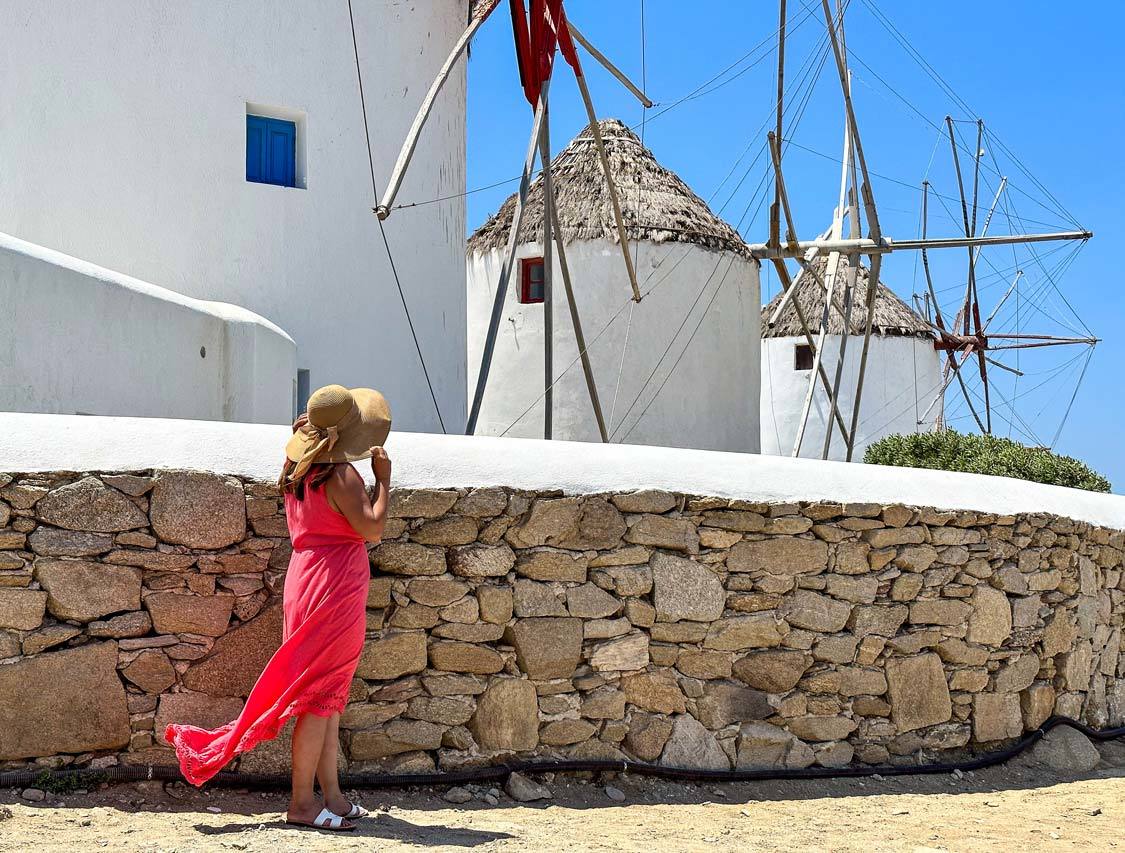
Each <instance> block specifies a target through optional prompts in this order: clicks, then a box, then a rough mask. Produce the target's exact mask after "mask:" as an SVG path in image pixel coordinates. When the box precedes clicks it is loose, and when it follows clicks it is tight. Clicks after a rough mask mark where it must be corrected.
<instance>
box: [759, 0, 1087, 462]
mask: <svg viewBox="0 0 1125 853" xmlns="http://www.w3.org/2000/svg"><path fill="white" fill-rule="evenodd" d="M821 7H822V10H823V13H824V20H825V25H826V27H827V30H828V35H829V39H830V42H831V47H832V54H833V58H834V60H835V65H836V70H837V73H838V77H839V82H840V88H841V92H842V95H843V106H844V112H845V133H844V153H843V157H842V158H841V161H842V170H841V176H840V192H839V202H838V204H837V206H836V211H835V215H834V217H833V222H832V226H831V228H830V229H829V230H828V232H827V233H826V234H824V235H822V236H821V237H819V238H817V239H814V240H800V239H799V238H798V232H797V228H796V225H795V224H794V220H793V214H792V211H791V209H790V205H789V199H788V195H787V193H786V189H785V180H784V175H783V171H782V147H781V141H782V139H783V135H782V131H783V127H782V118H783V103H784V85H783V84H784V77H785V27H786V2H785V0H781V2H780V24H779V28H778V38H779V41H778V75H777V79H778V93H777V94H778V97H777V121H776V127H775V129H774V130H773V131H771V132H770V133H769V147H770V154H771V158H772V161H773V171H774V178H775V195H774V202H773V205H772V207H771V209H770V233H769V238H768V240H767V241H766V242H764V243H757V244H752V245H751V246H750V249H751V252H752V254H753V255H754V256H755V257H757V258H759V259H761V260H769V261H771V262H772V263H773V265H774V267H775V269H776V271H777V275H778V278H779V280H780V281H781V285H782V290H783V293H782V295H781V297H780V298H779V299H778V300H777V301H776V303H774V305H773V313H772V314H771V315H770V316H769V317H768V318H767V323H766V328H764V329H763V332H764V334H766V335H768V334H769V327H770V326H772V325H774V324H775V323H777V322H778V321H779V319H780V318H781V316H782V315H783V313H784V312H786V311H787V310H791V311H792V312H793V314H795V316H796V319H797V326H798V327H799V330H800V338H802V339H803V341H804V344H805V345H806V346H807V347H808V349H809V354H810V356H811V359H810V364H809V370H808V380H807V385H806V391H805V395H804V400H803V405H802V406H801V414H800V416H799V417H798V419H797V421H796V425H795V429H794V430H793V433H794V435H793V443H792V447H791V448H790V450H789V452H790V453H791V454H792V455H793V456H797V455H801V450H802V446H803V445H804V443H805V440H806V434H807V425H808V422H809V417H810V412H811V411H813V409H814V401H818V402H819V404H820V406H821V407H822V408H823V411H824V412H825V413H826V414H825V418H826V420H828V421H829V422H830V423H831V424H832V428H830V429H828V430H826V431H825V436H824V443H823V445H822V448H821V454H820V455H821V456H822V458H825V459H827V458H831V457H832V455H833V452H832V443H833V438H834V437H835V435H836V434H837V433H838V434H839V438H840V440H841V441H842V442H843V446H844V448H845V451H844V453H843V458H844V459H846V460H848V461H851V460H852V458H853V455H854V453H855V450H856V449H857V446H859V438H860V435H861V430H860V414H861V409H862V405H863V397H864V384H865V380H866V378H867V367H868V358H869V356H870V354H871V347H872V339H873V336H874V335H875V332H876V327H875V321H876V314H877V309H878V305H879V301H878V298H877V295H878V293H879V288H877V287H867V288H866V290H865V292H864V293H863V304H862V305H859V304H857V303H858V302H859V299H858V296H859V293H860V291H859V290H858V289H857V286H856V274H857V271H858V270H859V269H860V268H861V262H860V257H861V256H862V255H866V256H867V257H868V264H867V266H868V269H869V273H868V274H869V277H870V279H871V280H873V281H879V272H880V269H881V267H882V259H883V256H884V255H885V254H888V253H890V252H893V251H896V250H897V251H902V250H905V249H915V250H922V251H923V252H924V253H925V252H926V251H927V250H930V249H945V248H962V249H967V251H968V258H969V272H968V276H967V279H968V284H967V288H966V297H965V300H964V303H963V305H962V310H961V312H960V313H959V314H958V315H957V319H956V322H955V323H953V324H951V325H950V326H949V327H947V326H946V325H945V324H944V322H943V320H942V319H941V318H939V319H937V320H936V324H935V331H936V334H937V336H938V339H939V340H938V346H939V348H941V349H945V350H946V351H947V352H948V353H949V356H948V366H947V368H946V369H947V371H948V370H950V369H952V371H953V375H954V376H956V378H957V379H958V381H959V382H961V383H962V387H964V385H963V377H962V376H961V370H960V368H961V364H962V362H964V361H965V360H966V359H967V358H968V357H969V356H970V355H973V354H974V353H976V354H977V360H978V363H979V366H980V370H981V378H982V382H983V383H985V384H984V388H985V393H986V395H987V374H986V365H987V363H988V359H987V357H986V356H985V355H984V352H985V350H987V349H988V348H989V344H988V336H987V330H988V322H987V321H984V322H982V321H981V318H980V309H979V301H978V299H977V294H976V288H975V283H974V280H975V270H974V267H975V261H976V258H977V256H978V254H979V252H980V250H981V248H982V247H984V246H989V245H1007V244H1026V243H1034V242H1043V241H1056V240H1087V239H1089V238H1090V237H1091V236H1093V235H1092V233H1091V232H1089V231H1065V232H1055V233H1047V234H1011V235H997V236H993V235H986V234H985V233H984V231H985V230H987V221H988V219H990V216H989V217H986V218H985V219H984V227H983V228H982V229H981V230H980V231H979V232H978V231H977V229H976V224H977V209H976V207H977V206H976V198H975V196H976V190H975V186H974V201H973V213H972V217H971V218H970V216H969V213H968V203H967V202H966V195H965V190H964V186H963V182H962V181H961V178H960V166H959V164H958V165H957V170H958V184H959V187H960V189H961V201H962V210H963V213H964V226H965V227H964V235H963V236H962V235H958V236H955V237H943V238H930V237H927V236H926V235H925V233H923V236H922V237H921V238H918V239H906V240H901V239H892V238H891V237H889V236H887V235H885V234H884V233H883V231H882V228H881V226H880V222H879V214H878V209H877V207H876V204H875V198H874V195H873V193H872V189H871V181H870V175H869V172H868V168H867V161H866V158H865V157H864V153H863V145H862V142H861V139H860V133H859V127H858V124H857V122H856V117H855V111H854V109H853V106H852V95H851V79H850V75H849V72H848V64H847V53H846V50H845V47H844V27H843V8H842V4H841V3H840V0H837V11H836V14H835V15H834V14H833V12H832V10H831V8H830V7H829V4H828V0H821ZM950 133H951V140H952V139H953V137H952V129H951V131H950ZM956 148H957V146H956V141H955V140H954V156H955V157H956ZM979 148H980V146H979V144H978V153H977V155H976V158H975V159H976V164H977V166H978V167H979V162H980V153H979ZM955 162H956V161H955ZM974 184H975V178H974ZM861 211H862V214H861ZM783 216H784V220H785V226H786V230H785V234H784V236H783V235H782V228H781V221H782V217H783ZM861 218H862V220H863V221H865V224H866V229H867V236H865V237H864V236H861V232H862V230H863V229H862V226H861ZM845 234H846V236H845ZM825 257H826V258H827V260H826V263H825V264H824V265H823V267H821V265H820V264H817V263H815V262H816V261H817V260H818V259H823V258H825ZM923 258H924V259H925V258H926V256H925V255H923ZM842 259H846V263H841V260H842ZM787 260H795V261H796V262H797V264H798V265H799V266H800V268H801V270H802V274H801V275H800V276H798V277H797V279H796V280H794V279H793V277H792V275H791V274H790V271H789V269H788V267H787V265H786V261H787ZM809 287H812V288H819V290H820V291H821V292H822V296H821V295H820V294H818V297H819V298H818V300H817V303H818V304H819V305H820V306H822V311H821V314H820V316H819V317H809V316H808V314H807V312H806V311H805V309H804V306H803V301H802V300H801V299H794V296H795V295H798V294H799V292H800V291H801V290H802V289H803V288H809ZM830 309H831V310H830ZM856 310H858V311H859V312H860V316H861V317H862V321H861V323H859V324H858V328H862V329H863V333H862V340H861V342H857V344H856V345H857V346H859V347H860V354H859V359H858V362H856V363H855V368H854V371H853V370H845V369H844V367H845V365H846V364H848V363H849V356H848V346H849V338H851V337H852V335H850V334H847V333H846V332H847V331H848V330H850V329H853V328H857V326H855V325H853V321H852V314H853V311H856ZM833 311H835V312H838V314H839V316H840V317H841V318H842V324H841V325H842V328H843V330H844V331H845V333H844V334H840V335H833V336H831V337H832V338H833V340H832V341H831V342H830V341H829V337H830V335H829V329H830V327H831V325H832V314H833ZM994 337H995V336H994ZM1092 342H1093V340H1092V339H1072V340H1071V339H1068V340H1062V339H1058V340H1056V341H1052V343H1092ZM1016 343H1017V344H1018V345H1026V346H1041V345H1043V344H1044V343H1047V341H1044V340H1037V339H1035V338H1034V337H1033V336H1026V337H1025V338H1024V339H1023V340H1022V341H1017V342H1016ZM830 344H831V345H832V347H833V349H834V350H835V356H834V358H832V359H831V362H829V361H827V360H826V357H825V356H826V354H827V351H828V349H829V346H830ZM992 348H993V349H995V348H996V347H995V346H993V347H992ZM954 353H960V355H961V358H960V359H957V358H956V357H955V355H954ZM829 364H833V365H834V369H833V371H832V372H833V374H834V376H832V377H830V375H829V370H828V365H829ZM948 381H951V380H946V381H945V385H948ZM845 388H846V389H847V390H845ZM852 389H854V390H852ZM944 390H945V388H944V387H942V388H941V392H942V393H944ZM818 392H819V393H818ZM965 394H966V397H968V391H967V390H966V391H965ZM845 398H850V402H851V405H850V409H851V411H850V413H848V412H847V411H846V408H848V407H845V406H843V404H842V401H843V400H844V399H845ZM940 398H941V397H940V394H939V395H938V397H935V399H934V402H933V404H932V405H931V407H930V411H932V410H933V407H934V406H937V405H938V401H939V400H940ZM986 410H987V405H986ZM989 423H990V416H989V420H988V421H982V422H981V428H982V430H986V429H987V428H988V426H989Z"/></svg>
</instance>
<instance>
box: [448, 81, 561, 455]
mask: <svg viewBox="0 0 1125 853" xmlns="http://www.w3.org/2000/svg"><path fill="white" fill-rule="evenodd" d="M550 83H551V81H550V79H549V78H548V79H547V80H545V81H544V82H543V89H542V91H541V92H540V93H539V103H538V104H536V106H535V117H534V118H533V119H532V122H531V140H530V142H529V143H528V146H527V156H526V157H525V158H524V163H523V173H522V174H521V175H520V188H519V192H518V194H517V196H516V209H515V211H513V213H512V227H511V229H510V230H509V231H508V246H507V251H506V252H505V255H504V265H503V266H502V267H501V268H500V281H499V283H498V284H497V286H496V295H495V297H493V300H492V314H491V316H490V317H489V318H488V331H487V333H486V334H485V338H484V351H483V352H482V353H481V362H480V371H479V372H478V373H477V385H476V389H475V391H474V392H473V402H472V406H471V407H470V409H469V420H468V423H467V424H466V425H465V434H466V435H472V434H473V433H475V432H476V428H477V420H478V418H479V417H480V407H481V403H482V402H483V401H484V389H485V387H486V386H487V385H488V373H489V371H490V370H491V369H492V354H493V351H494V350H495V349H496V334H497V332H498V331H499V329H500V317H501V315H502V314H503V313H504V299H505V298H506V296H507V295H508V283H509V281H510V280H511V277H512V270H513V269H514V267H515V263H516V247H517V245H518V238H519V232H520V226H521V225H522V224H523V214H524V207H525V204H526V202H527V193H528V190H529V189H530V188H531V170H532V168H533V167H534V165H535V152H536V151H537V150H538V148H539V134H540V129H541V127H542V125H543V115H544V113H545V112H546V103H547V89H548V88H549V86H550Z"/></svg>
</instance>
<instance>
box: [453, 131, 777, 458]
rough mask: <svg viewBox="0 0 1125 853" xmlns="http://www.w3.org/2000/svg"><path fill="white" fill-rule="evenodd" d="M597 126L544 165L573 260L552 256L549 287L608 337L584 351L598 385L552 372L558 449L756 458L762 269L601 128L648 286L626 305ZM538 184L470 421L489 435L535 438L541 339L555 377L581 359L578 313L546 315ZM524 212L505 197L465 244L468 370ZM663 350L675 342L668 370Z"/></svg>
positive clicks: (702, 207)
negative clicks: (476, 414)
mask: <svg viewBox="0 0 1125 853" xmlns="http://www.w3.org/2000/svg"><path fill="white" fill-rule="evenodd" d="M594 130H595V128H594V127H586V128H585V129H583V130H582V132H581V133H579V134H578V136H577V137H576V138H575V139H574V140H573V141H572V142H571V143H570V144H569V145H567V146H566V148H565V149H563V151H561V152H560V153H559V154H558V155H557V156H556V157H555V158H554V160H553V161H552V163H551V168H550V176H551V182H552V191H553V193H554V196H555V201H556V204H555V210H554V212H553V218H554V225H555V227H554V228H553V229H552V231H553V235H554V237H555V239H556V240H558V241H559V243H561V244H562V245H563V246H565V253H564V252H562V251H560V252H557V253H555V254H556V257H555V259H554V267H555V269H554V273H553V275H554V277H555V278H556V280H557V279H558V278H559V277H561V278H563V280H564V281H570V282H572V285H573V301H572V302H571V304H572V305H576V304H577V305H581V306H582V314H583V315H584V316H586V317H588V318H591V319H593V320H594V321H595V324H596V325H595V328H596V329H599V331H598V337H597V339H596V340H595V339H593V338H591V339H589V341H588V345H589V348H590V350H591V353H592V355H593V358H591V359H589V368H590V369H591V370H592V373H593V375H592V376H587V377H586V383H584V381H583V376H582V374H581V373H580V372H579V371H577V370H570V371H567V370H562V371H561V372H558V373H557V374H556V377H557V378H556V380H555V386H554V388H553V389H552V392H551V394H552V397H553V400H554V403H555V412H554V417H553V428H554V437H555V438H559V439H564V440H570V441H598V440H605V439H606V438H608V439H609V440H610V441H616V442H622V443H626V442H627V443H631V444H654V445H661V446H671V447H692V448H699V449H709V450H731V451H743V452H757V451H758V449H759V444H758V429H757V427H758V399H759V397H758V393H757V390H758V381H759V362H758V359H759V347H758V329H759V315H760V305H761V291H760V289H759V283H758V271H759V265H758V263H757V262H755V261H754V260H753V259H752V258H750V257H749V252H748V251H747V249H746V244H745V243H743V241H742V238H741V237H740V236H739V235H738V232H737V231H735V229H734V228H733V227H731V226H730V225H729V224H727V223H726V222H724V221H723V220H721V219H720V218H719V217H718V216H716V215H715V214H714V213H713V212H712V211H711V209H710V208H709V207H708V206H707V204H706V202H704V201H703V199H701V198H699V196H697V195H696V194H695V193H694V192H692V191H691V189H690V188H689V187H688V186H687V184H685V183H684V182H683V181H682V180H680V178H679V177H678V176H677V175H676V174H674V173H673V172H671V171H670V170H669V169H666V168H664V167H663V166H662V165H661V164H660V163H659V162H657V159H656V157H655V156H654V155H653V153H652V152H651V151H649V150H648V149H647V148H646V147H645V146H644V145H643V144H642V143H641V140H640V139H639V138H638V137H637V135H636V134H635V133H633V132H632V131H631V130H629V128H627V127H626V126H625V125H624V124H622V123H621V122H620V121H617V120H616V119H606V120H603V121H601V122H600V124H599V126H598V127H597V130H598V132H599V133H600V134H601V137H602V141H603V143H604V146H605V150H606V152H607V154H608V161H609V163H610V168H611V171H612V174H613V178H614V182H615V183H616V184H617V185H618V186H619V187H620V188H621V191H622V195H623V196H624V198H625V199H626V200H627V202H628V204H627V205H626V207H625V209H624V210H623V216H624V220H625V233H626V237H627V239H628V240H629V242H630V244H631V250H632V254H633V263H634V266H635V268H636V270H637V273H638V275H639V276H640V277H641V279H642V280H643V281H644V282H646V290H645V297H644V301H643V302H641V303H640V304H639V305H638V304H633V303H630V302H629V301H628V300H627V299H623V294H622V293H621V289H620V288H615V287H612V286H610V283H611V282H613V281H615V280H617V279H619V278H620V267H621V258H620V249H619V248H618V237H617V233H618V232H617V228H616V224H615V217H614V213H613V204H612V198H611V196H610V195H609V193H608V189H607V184H606V181H605V178H604V176H603V173H602V166H601V163H600V158H599V155H598V147H597V145H596V143H595V140H594ZM545 177H546V171H544V174H543V175H542V176H540V177H539V178H537V179H536V181H535V182H534V183H533V184H532V186H531V190H530V192H529V193H528V194H527V197H526V199H525V200H524V206H525V207H526V209H527V212H528V214H529V215H526V216H525V217H524V220H523V225H522V226H521V228H520V230H519V233H518V235H517V239H516V260H517V261H518V266H517V269H516V271H515V273H514V274H513V285H514V286H513V287H510V288H509V289H508V293H507V297H506V298H505V301H504V307H503V316H502V321H501V324H500V329H499V332H498V334H497V335H496V338H495V352H494V358H493V361H494V366H493V370H492V374H491V376H492V382H491V384H490V387H489V389H488V393H487V394H486V395H485V398H484V402H483V405H482V407H481V413H480V418H479V420H478V422H477V432H478V433H479V434H482V435H511V436H518V437H526V438H530V437H534V436H536V435H538V434H541V426H540V424H541V423H542V422H543V420H544V414H545V413H544V411H543V408H544V405H545V402H546V401H545V399H544V396H543V395H542V394H540V390H541V383H542V379H541V371H540V369H539V365H538V363H537V362H538V359H539V354H540V352H542V351H543V349H544V344H545V338H546V337H547V336H548V335H550V336H551V337H552V338H553V343H552V347H553V350H554V354H555V357H556V359H558V364H559V365H560V366H567V365H572V364H575V363H576V362H577V361H578V360H579V358H578V346H577V336H576V335H574V333H573V324H574V322H575V317H576V312H573V311H572V312H571V313H570V314H567V313H565V312H562V313H561V316H557V317H552V316H551V312H550V311H547V310H545V309H546V307H547V306H546V305H545V303H544V296H545V294H544V291H543V281H544V279H545V277H546V276H545V275H544V270H545V268H546V264H547V257H546V256H545V252H544V243H543V228H542V221H543V217H542V206H543V200H544V187H545V181H544V178H545ZM519 202H520V199H519V196H518V195H516V194H513V195H512V196H511V197H509V198H508V199H507V201H505V202H504V203H503V204H502V205H501V206H500V209H499V210H498V211H497V213H496V214H495V215H494V216H492V217H490V218H489V219H488V221H487V222H485V223H484V224H483V225H482V226H481V227H480V228H479V229H478V230H477V231H476V232H475V233H474V234H473V235H472V236H471V237H470V238H469V241H468V250H467V253H466V271H467V279H468V281H467V288H468V289H467V308H468V317H469V324H468V327H469V328H468V342H469V360H470V363H472V362H474V361H476V360H477V359H479V356H480V354H481V352H482V351H483V349H484V346H485V344H486V343H487V337H486V329H487V328H488V317H489V312H490V311H491V309H492V306H493V304H494V303H493V300H494V296H495V291H496V282H497V281H498V280H499V277H500V274H501V272H502V270H503V268H504V264H505V262H506V261H507V257H508V256H507V254H506V252H507V245H506V244H507V240H508V237H509V235H510V234H511V229H512V221H513V218H514V216H515V212H516V206H517V204H519ZM564 264H565V266H564ZM626 306H627V307H626ZM626 311H627V312H628V313H625V312H626ZM615 318H620V320H621V321H620V322H613V321H614V319H615ZM685 321H686V322H685ZM677 326H681V329H680V330H679V331H678V333H677ZM669 339H671V340H672V341H673V343H674V346H673V347H672V348H671V349H670V350H669V351H668V352H667V353H666V356H667V357H664V358H659V357H658V356H660V348H661V347H663V345H664V342H665V341H668V340H669ZM654 342H659V346H654V345H653V343H654ZM597 388H601V389H602V398H603V399H604V401H605V403H604V405H605V407H606V419H605V420H604V421H603V419H602V414H601V411H600V407H597V406H593V405H592V403H591V401H590V399H589V397H590V395H589V393H588V392H589V391H590V390H591V389H594V390H596V389H597Z"/></svg>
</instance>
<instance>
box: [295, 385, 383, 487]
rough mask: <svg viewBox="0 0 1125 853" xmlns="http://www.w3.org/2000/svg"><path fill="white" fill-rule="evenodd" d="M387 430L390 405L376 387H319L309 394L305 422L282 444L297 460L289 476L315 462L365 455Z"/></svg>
mask: <svg viewBox="0 0 1125 853" xmlns="http://www.w3.org/2000/svg"><path fill="white" fill-rule="evenodd" d="M390 431H391V407H390V406H389V405H387V401H386V399H385V398H384V397H383V395H382V394H380V393H379V392H378V391H375V390H373V389H371V388H352V389H350V390H349V389H348V388H344V387H343V386H342V385H326V386H325V387H323V388H319V389H317V390H316V391H315V392H314V393H313V395H312V396H311V397H309V405H308V423H306V424H305V425H304V426H302V427H301V428H300V429H298V430H297V431H296V432H295V433H293V437H292V438H291V439H289V443H288V444H287V445H286V446H285V455H286V456H287V457H288V458H289V459H290V461H292V462H295V463H296V464H297V467H296V468H295V469H294V471H293V473H292V475H291V476H292V477H293V478H294V479H295V478H298V477H301V476H303V475H304V473H305V471H307V470H308V468H309V466H310V465H315V464H318V463H324V462H358V461H359V460H361V459H367V458H369V457H370V456H371V449H372V448H373V447H381V446H382V445H383V442H385V441H386V440H387V436H388V435H389V434H390Z"/></svg>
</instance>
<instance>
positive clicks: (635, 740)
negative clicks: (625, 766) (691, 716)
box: [625, 711, 672, 761]
mask: <svg viewBox="0 0 1125 853" xmlns="http://www.w3.org/2000/svg"><path fill="white" fill-rule="evenodd" d="M671 734H672V721H671V720H670V719H668V718H667V717H662V716H656V715H653V714H645V713H642V712H639V711H638V712H636V713H634V714H633V715H632V717H631V718H630V719H629V730H628V733H627V734H626V735H625V748H626V749H627V750H629V752H631V753H632V754H633V755H634V756H635V757H636V758H637V759H639V760H641V761H656V760H657V759H658V758H660V753H661V752H663V751H664V745H665V744H666V743H667V742H668V738H669V737H670V736H671Z"/></svg>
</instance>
